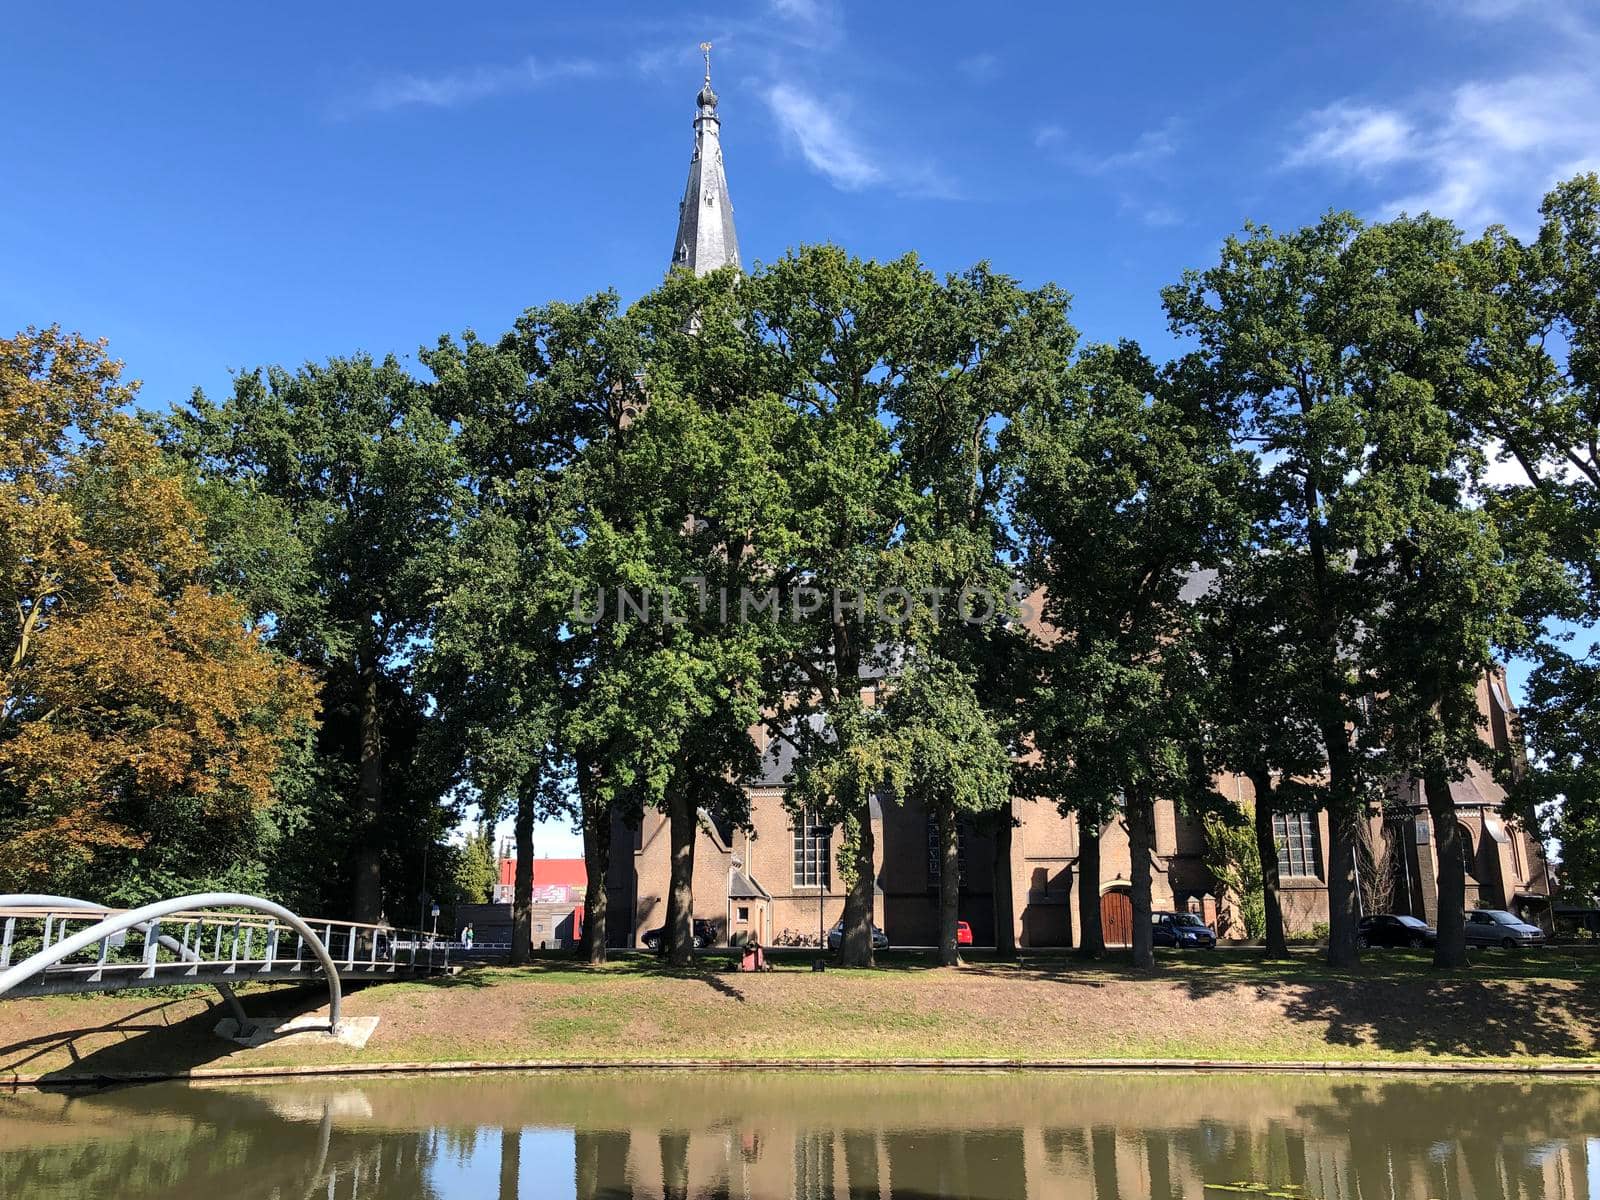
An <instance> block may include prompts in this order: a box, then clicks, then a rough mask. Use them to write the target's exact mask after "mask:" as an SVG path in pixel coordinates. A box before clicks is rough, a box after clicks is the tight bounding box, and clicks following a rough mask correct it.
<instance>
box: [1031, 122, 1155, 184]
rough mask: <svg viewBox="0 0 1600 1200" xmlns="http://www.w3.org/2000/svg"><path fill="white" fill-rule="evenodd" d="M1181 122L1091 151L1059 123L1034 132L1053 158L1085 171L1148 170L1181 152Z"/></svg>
mask: <svg viewBox="0 0 1600 1200" xmlns="http://www.w3.org/2000/svg"><path fill="white" fill-rule="evenodd" d="M1179 125H1180V122H1179V121H1178V120H1177V119H1176V118H1173V119H1171V120H1169V121H1167V122H1165V123H1164V124H1162V125H1161V126H1160V127H1159V128H1156V129H1149V130H1146V131H1145V132H1144V133H1141V134H1140V135H1139V136H1138V137H1137V138H1135V139H1134V141H1133V144H1132V145H1130V146H1129V147H1128V148H1127V149H1125V150H1114V151H1110V152H1108V153H1101V154H1091V153H1089V152H1087V151H1084V150H1079V149H1077V148H1075V147H1074V146H1073V143H1072V137H1071V135H1070V134H1069V133H1068V132H1067V131H1066V130H1065V129H1064V128H1062V127H1061V126H1060V125H1041V126H1039V127H1038V128H1037V129H1035V130H1034V132H1033V144H1034V145H1035V146H1036V147H1037V148H1038V149H1040V150H1043V151H1045V152H1046V153H1047V154H1049V155H1050V156H1051V157H1052V158H1055V159H1058V160H1059V161H1061V162H1062V163H1065V164H1066V165H1067V166H1069V167H1071V168H1072V169H1073V170H1075V171H1081V172H1083V174H1085V175H1110V174H1113V173H1123V172H1129V171H1145V170H1149V169H1150V168H1152V167H1155V166H1156V165H1157V164H1159V163H1162V162H1165V161H1166V160H1167V159H1169V158H1171V157H1172V156H1173V155H1175V154H1176V153H1177V152H1178V140H1179V139H1178V129H1179Z"/></svg>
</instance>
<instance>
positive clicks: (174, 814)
mask: <svg viewBox="0 0 1600 1200" xmlns="http://www.w3.org/2000/svg"><path fill="white" fill-rule="evenodd" d="M121 372H122V364H121V363H119V362H117V361H115V360H113V359H111V358H109V357H108V356H107V354H106V350H105V345H104V343H103V342H94V341H89V340H86V339H85V338H83V337H81V336H78V335H76V334H69V333H63V332H61V331H60V330H59V329H57V328H49V329H43V330H39V329H29V330H27V331H25V332H23V333H21V334H18V335H17V336H16V337H14V338H9V339H0V891H6V890H30V891H32V890H48V891H54V892H66V893H77V894H80V895H85V896H87V897H89V898H91V899H113V898H119V896H120V898H124V899H126V898H131V897H132V895H135V894H137V893H139V892H140V891H142V890H146V889H154V890H161V888H162V887H163V886H173V885H178V886H181V885H183V884H186V883H193V882H198V881H221V880H225V879H229V878H233V879H235V880H236V881H239V879H238V875H237V873H236V869H237V868H240V867H241V866H242V865H247V864H249V863H250V862H252V861H256V862H259V854H258V853H257V852H258V851H259V843H260V841H261V839H262V838H263V837H264V836H267V835H268V829H269V827H268V826H267V824H266V823H265V822H264V821H263V819H262V814H263V813H264V811H265V809H266V807H267V806H268V805H269V804H270V802H271V800H272V796H273V779H274V775H275V773H276V772H277V771H278V770H279V769H280V766H281V765H282V764H283V763H284V761H285V755H286V754H288V753H291V752H292V751H293V749H294V747H295V746H297V745H299V744H302V743H303V742H304V740H305V738H306V736H307V734H308V733H309V730H310V727H311V724H312V722H313V720H314V717H315V699H314V691H313V687H312V681H311V679H310V678H309V676H308V674H307V672H306V671H305V670H304V669H303V668H302V667H300V666H299V665H298V664H295V663H293V662H291V661H289V660H287V659H286V658H284V657H282V656H281V655H278V654H276V653H274V652H273V651H271V650H270V649H269V648H268V647H266V646H265V645H264V644H263V643H262V641H261V638H260V633H259V631H258V630H257V629H255V628H254V627H252V624H251V622H250V621H249V619H248V617H247V614H246V612H245V610H244V609H243V607H241V605H240V604H239V603H238V602H237V601H235V600H234V599H233V598H232V597H231V596H228V595H225V594H218V593H217V592H216V591H214V590H212V589H211V588H209V587H207V586H206V585H205V582H204V579H203V574H202V572H203V571H204V568H205V567H206V564H207V556H206V550H205V546H204V545H203V544H202V540H201V519H200V516H199V513H198V512H197V511H196V509H195V508H194V506H193V505H192V504H191V502H190V501H189V499H188V498H187V496H186V495H185V491H184V484H183V480H182V478H181V477H180V476H178V475H176V474H175V473H174V472H173V470H172V469H171V467H170V466H169V465H168V464H167V463H166V462H165V460H164V459H163V458H162V455H161V453H160V451H159V449H158V447H157V446H156V444H155V442H154V440H153V439H152V438H151V436H150V435H149V434H148V433H147V432H146V431H145V430H144V429H143V428H142V427H141V426H140V424H139V423H138V421H137V420H136V419H135V418H134V417H133V416H131V415H130V414H129V412H128V411H127V410H128V408H129V406H130V405H131V403H132V401H133V398H134V394H135V391H136V389H137V384H136V383H124V382H122V380H121ZM230 871H234V872H235V874H233V875H230ZM157 881H159V882H157Z"/></svg>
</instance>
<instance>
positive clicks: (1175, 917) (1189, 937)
mask: <svg viewBox="0 0 1600 1200" xmlns="http://www.w3.org/2000/svg"><path fill="white" fill-rule="evenodd" d="M1150 941H1151V942H1152V943H1153V944H1154V945H1157V946H1172V947H1174V948H1176V949H1178V950H1215V949H1216V948H1217V931H1216V930H1215V929H1213V928H1211V926H1209V925H1207V924H1206V923H1205V922H1204V921H1202V920H1201V919H1200V918H1199V917H1197V916H1195V915H1194V914H1193V913H1189V912H1153V913H1151V914H1150Z"/></svg>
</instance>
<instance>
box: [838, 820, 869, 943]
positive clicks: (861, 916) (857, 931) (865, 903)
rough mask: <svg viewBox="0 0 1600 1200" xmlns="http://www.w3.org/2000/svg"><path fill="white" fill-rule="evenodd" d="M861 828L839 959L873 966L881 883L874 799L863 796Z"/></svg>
mask: <svg viewBox="0 0 1600 1200" xmlns="http://www.w3.org/2000/svg"><path fill="white" fill-rule="evenodd" d="M857 821H858V822H859V823H860V828H859V829H858V830H857V831H856V836H855V838H854V842H855V848H854V854H853V855H852V861H851V870H852V873H853V874H854V875H855V879H854V881H853V882H852V883H851V884H850V890H849V892H847V893H846V894H845V898H844V936H843V938H842V939H841V940H840V943H839V961H840V962H841V963H843V964H844V965H845V966H847V967H870V966H872V965H873V957H872V899H873V892H874V890H875V884H876V882H877V878H876V874H875V872H874V870H873V862H872V857H873V834H872V809H871V801H870V800H868V799H865V798H863V800H862V803H861V813H860V816H859V817H857Z"/></svg>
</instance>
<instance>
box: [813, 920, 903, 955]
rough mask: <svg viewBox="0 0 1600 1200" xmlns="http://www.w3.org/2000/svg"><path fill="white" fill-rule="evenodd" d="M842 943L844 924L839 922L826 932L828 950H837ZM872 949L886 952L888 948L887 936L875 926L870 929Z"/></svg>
mask: <svg viewBox="0 0 1600 1200" xmlns="http://www.w3.org/2000/svg"><path fill="white" fill-rule="evenodd" d="M843 943H844V922H843V921H842V920H841V921H840V922H839V923H838V924H837V925H835V926H834V927H833V928H832V929H830V930H828V949H829V950H837V949H838V948H839V947H840V946H841V945H843ZM872 948H873V949H874V950H887V949H888V948H889V935H888V934H886V933H884V931H883V930H881V929H879V928H878V927H877V926H876V925H874V926H873V927H872Z"/></svg>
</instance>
